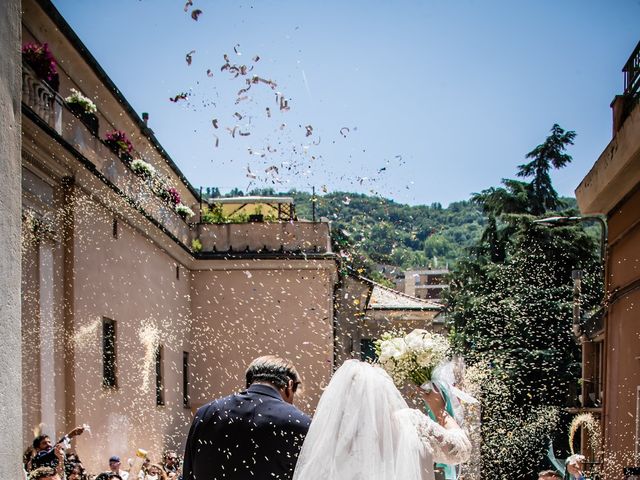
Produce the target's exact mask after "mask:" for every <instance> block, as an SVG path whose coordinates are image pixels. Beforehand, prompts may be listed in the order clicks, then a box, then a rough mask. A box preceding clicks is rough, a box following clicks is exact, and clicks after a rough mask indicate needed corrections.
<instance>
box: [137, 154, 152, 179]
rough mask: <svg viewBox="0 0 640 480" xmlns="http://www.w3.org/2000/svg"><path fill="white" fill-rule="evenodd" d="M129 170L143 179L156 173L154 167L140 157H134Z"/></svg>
mask: <svg viewBox="0 0 640 480" xmlns="http://www.w3.org/2000/svg"><path fill="white" fill-rule="evenodd" d="M131 170H133V173H135V174H136V175H138V176H140V177H142V178H145V179H150V178H152V177H153V176H154V175H155V174H156V169H155V167H154V166H153V165H151V164H150V163H148V162H145V161H144V160H142V159H141V158H136V159H135V160H133V161H132V162H131Z"/></svg>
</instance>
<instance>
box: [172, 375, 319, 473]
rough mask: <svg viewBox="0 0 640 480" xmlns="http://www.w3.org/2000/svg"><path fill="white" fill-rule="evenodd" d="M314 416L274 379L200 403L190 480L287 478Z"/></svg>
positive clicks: (189, 449)
mask: <svg viewBox="0 0 640 480" xmlns="http://www.w3.org/2000/svg"><path fill="white" fill-rule="evenodd" d="M310 423H311V419H310V418H309V417H308V416H307V415H305V414H304V413H302V412H301V411H300V410H298V409H297V408H295V407H294V406H293V405H290V404H288V403H287V402H285V401H284V400H282V397H281V396H280V393H279V392H278V391H277V390H276V389H275V388H274V387H271V386H268V385H261V384H257V385H251V386H250V387H249V388H248V389H247V391H245V392H241V393H237V394H234V395H230V396H228V397H225V398H221V399H218V400H214V401H213V402H211V403H209V404H207V405H205V406H203V407H201V408H200V409H198V412H197V413H196V416H195V417H194V419H193V423H192V424H191V430H189V437H188V438H187V445H186V448H185V453H184V467H183V472H184V473H183V478H184V480H249V479H251V480H267V479H268V480H276V479H279V480H285V479H290V478H291V477H292V476H293V470H294V468H295V465H296V461H297V459H298V454H299V453H300V448H301V447H302V441H303V440H304V436H305V435H306V434H307V431H308V430H309V424H310Z"/></svg>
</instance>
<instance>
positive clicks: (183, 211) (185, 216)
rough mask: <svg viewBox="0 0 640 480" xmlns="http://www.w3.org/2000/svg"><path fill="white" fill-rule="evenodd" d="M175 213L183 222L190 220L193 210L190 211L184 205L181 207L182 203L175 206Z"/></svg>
mask: <svg viewBox="0 0 640 480" xmlns="http://www.w3.org/2000/svg"><path fill="white" fill-rule="evenodd" d="M176 213H177V214H178V215H180V217H181V218H182V219H183V220H187V219H188V218H191V217H193V215H194V213H193V210H191V209H190V208H189V207H187V206H186V205H183V204H182V203H178V204H177V205H176Z"/></svg>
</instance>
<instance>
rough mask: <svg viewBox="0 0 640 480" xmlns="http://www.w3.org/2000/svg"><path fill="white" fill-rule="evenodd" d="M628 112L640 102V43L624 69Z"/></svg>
mask: <svg viewBox="0 0 640 480" xmlns="http://www.w3.org/2000/svg"><path fill="white" fill-rule="evenodd" d="M622 73H623V74H624V96H625V100H626V111H627V113H629V112H631V110H633V108H634V107H635V106H636V105H637V104H638V101H639V100H640V42H638V44H637V45H636V48H635V49H634V50H633V53H631V56H630V57H629V60H627V63H625V65H624V67H623V68H622Z"/></svg>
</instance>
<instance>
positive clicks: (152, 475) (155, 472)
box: [141, 463, 169, 480]
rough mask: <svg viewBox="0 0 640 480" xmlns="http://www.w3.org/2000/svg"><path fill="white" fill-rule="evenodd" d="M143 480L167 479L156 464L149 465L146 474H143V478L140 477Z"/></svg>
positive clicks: (160, 467)
mask: <svg viewBox="0 0 640 480" xmlns="http://www.w3.org/2000/svg"><path fill="white" fill-rule="evenodd" d="M141 478H142V479H143V480H168V479H169V477H168V476H167V474H166V473H165V472H164V470H163V469H162V466H161V465H158V464H157V463H151V464H149V467H148V468H147V473H145V475H144V477H141Z"/></svg>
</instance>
